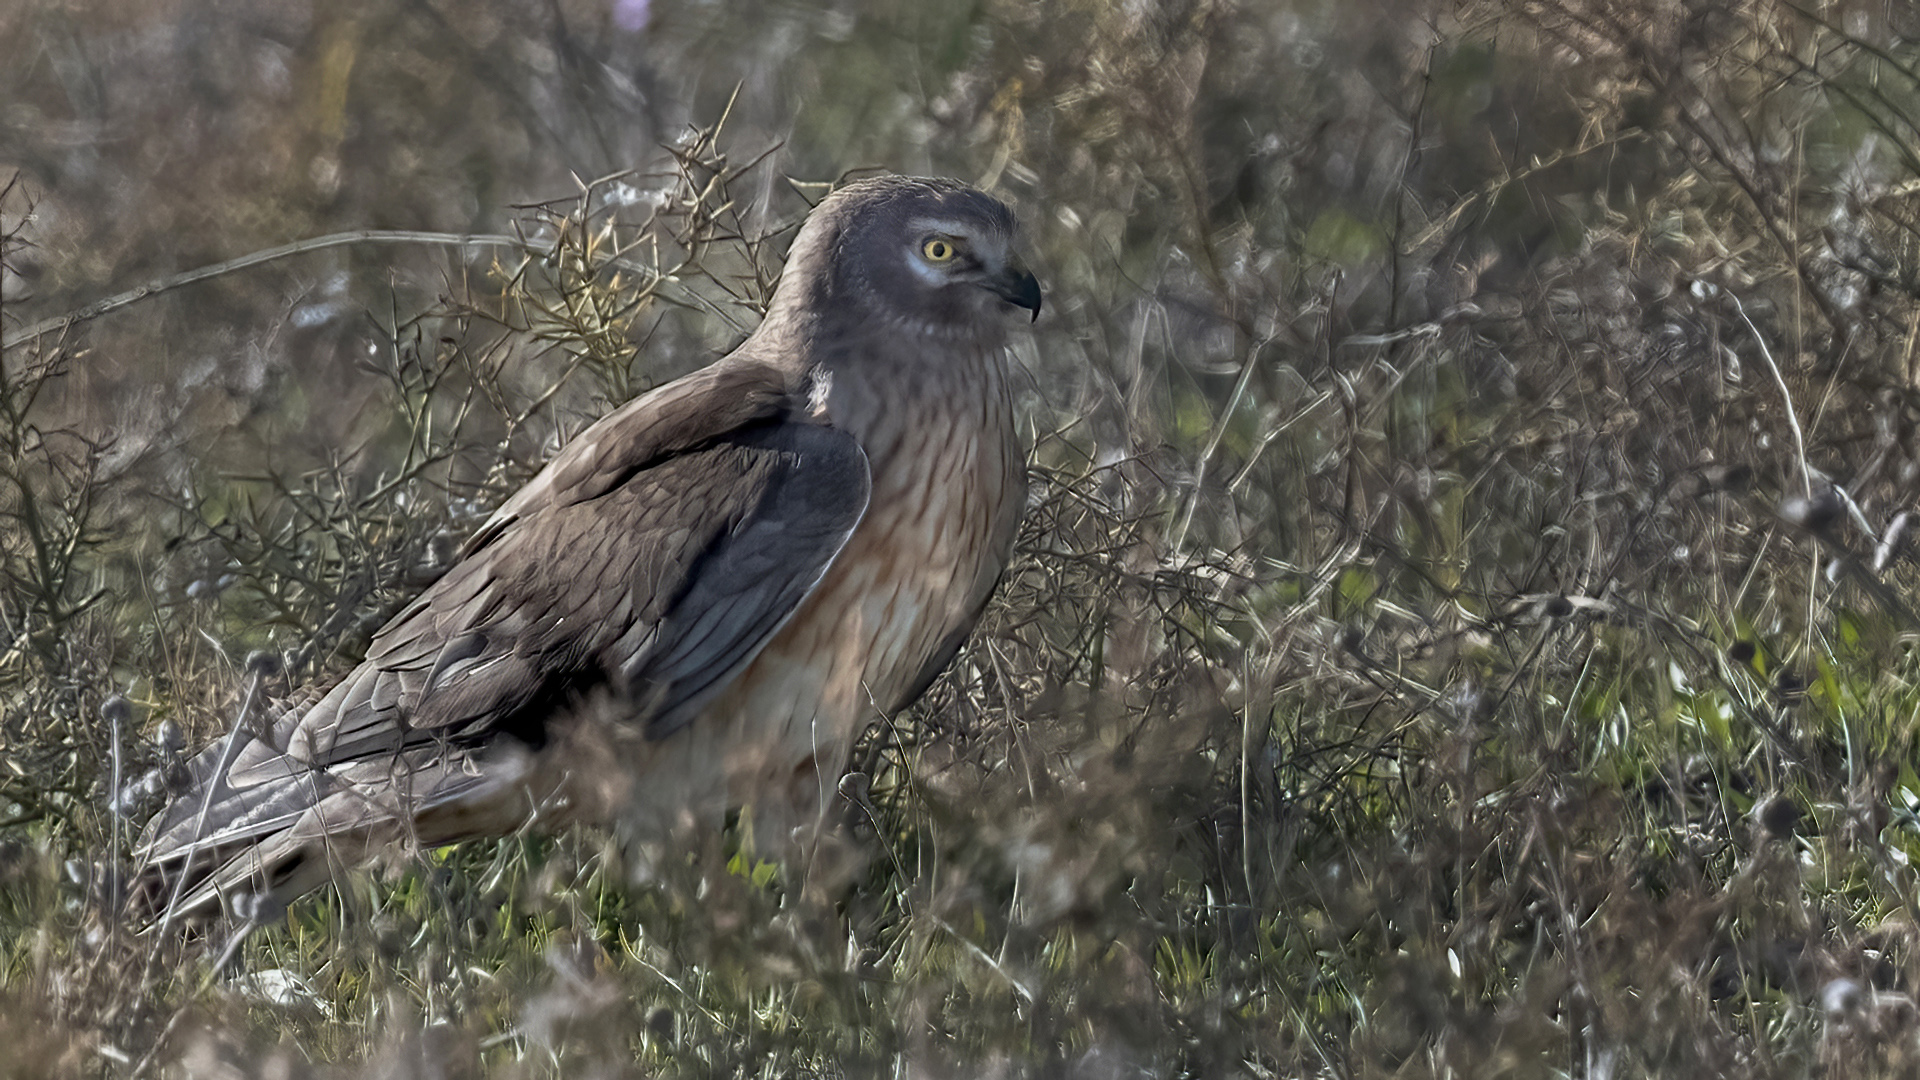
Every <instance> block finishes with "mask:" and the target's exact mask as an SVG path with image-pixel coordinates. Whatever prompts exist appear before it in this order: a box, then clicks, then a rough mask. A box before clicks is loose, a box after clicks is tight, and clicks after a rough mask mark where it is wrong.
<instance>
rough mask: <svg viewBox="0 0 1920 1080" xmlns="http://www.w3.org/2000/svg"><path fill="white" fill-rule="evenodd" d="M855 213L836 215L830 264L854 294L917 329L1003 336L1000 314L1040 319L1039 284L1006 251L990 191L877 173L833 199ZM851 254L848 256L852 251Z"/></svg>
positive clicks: (839, 293) (839, 289) (870, 308)
mask: <svg viewBox="0 0 1920 1080" xmlns="http://www.w3.org/2000/svg"><path fill="white" fill-rule="evenodd" d="M835 199H836V201H838V200H845V202H843V203H842V204H841V206H842V207H843V208H845V209H848V210H853V211H855V212H853V213H849V214H847V215H846V216H845V217H844V218H843V219H841V220H840V222H839V224H840V229H839V236H838V237H836V238H835V241H836V242H834V244H833V246H834V247H835V248H837V249H838V253H839V257H838V258H836V259H835V260H834V265H835V266H837V267H839V268H840V271H841V274H842V275H844V276H846V277H847V278H849V280H845V281H839V282H836V283H835V285H834V288H833V292H834V293H835V298H836V299H851V300H853V301H854V302H855V303H857V304H858V305H860V306H861V307H862V308H864V309H865V311H864V314H866V315H867V316H868V317H874V316H879V317H881V318H884V319H886V320H888V321H890V322H894V323H898V324H901V325H902V328H903V329H911V330H913V331H916V332H919V333H926V334H933V335H935V336H939V337H946V338H973V339H984V338H990V337H997V336H999V335H1000V334H1001V333H1003V332H1004V315H1006V314H1007V313H1009V312H1011V311H1012V310H1013V309H1014V308H1023V309H1025V310H1027V311H1029V312H1031V313H1032V317H1033V318H1038V317H1039V315H1040V285H1039V283H1038V282H1037V281H1035V280H1034V277H1033V275H1032V274H1031V273H1029V272H1028V271H1027V268H1026V266H1025V265H1023V264H1022V263H1021V261H1020V258H1019V256H1018V255H1017V254H1015V252H1014V251H1013V239H1014V232H1015V226H1014V220H1013V214H1012V212H1011V211H1009V210H1008V209H1007V207H1006V205H1005V204H1003V203H1001V202H1000V201H999V200H997V199H994V198H992V197H991V196H988V195H984V194H982V193H980V192H978V191H975V190H974V189H972V188H969V187H967V186H965V185H963V184H959V183H956V182H954V181H943V180H918V179H907V178H902V177H883V178H880V179H877V180H868V181H862V182H861V183H858V184H853V185H849V186H848V187H847V188H845V189H842V191H841V192H840V193H838V194H837V195H836V196H835ZM849 256H850V257H849Z"/></svg>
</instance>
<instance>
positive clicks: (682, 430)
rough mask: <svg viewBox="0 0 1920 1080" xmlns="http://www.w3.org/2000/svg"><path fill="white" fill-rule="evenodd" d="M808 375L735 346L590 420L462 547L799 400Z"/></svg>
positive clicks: (476, 546)
mask: <svg viewBox="0 0 1920 1080" xmlns="http://www.w3.org/2000/svg"><path fill="white" fill-rule="evenodd" d="M807 378H808V377H807V376H806V375H805V374H796V373H794V372H792V371H790V370H788V369H786V368H784V367H781V366H778V365H774V364H769V363H765V362H762V361H758V360H755V359H753V358H750V357H747V356H743V355H741V354H738V353H736V354H734V355H732V356H728V357H726V358H725V359H722V360H720V361H717V362H716V363H714V364H712V365H709V366H708V367H705V368H702V369H701V370H699V371H695V372H693V373H691V374H688V375H685V376H683V377H681V378H678V379H675V380H674V381H672V382H670V383H666V384H664V385H662V386H659V387H656V388H654V389H653V390H650V391H648V392H647V393H644V394H642V395H640V396H639V397H637V398H634V399H633V400H632V401H629V402H627V403H626V404H625V405H622V406H620V407H619V408H617V409H615V410H613V411H612V412H610V413H608V414H607V415H605V416H603V417H601V418H600V419H598V420H596V421H594V422H593V423H592V424H590V425H588V426H587V428H586V429H585V430H583V431H581V432H580V434H579V435H577V436H575V437H574V438H573V440H572V441H570V442H568V443H567V445H566V446H565V447H563V448H562V449H561V450H560V452H559V453H558V454H556V455H555V456H554V458H553V459H552V460H551V461H549V462H548V463H547V464H546V467H544V468H542V469H541V470H540V472H539V473H538V474H536V475H535V476H534V478H533V479H532V480H530V481H528V482H527V484H526V486H525V487H522V488H521V489H520V490H519V491H517V492H515V493H514V494H513V495H512V496H511V497H510V498H508V499H507V501H506V502H504V503H502V504H501V505H500V508H499V509H498V510H495V511H494V513H493V516H492V517H490V518H488V520H487V523H486V524H485V525H483V526H481V528H480V530H479V531H478V532H477V533H475V534H474V535H473V537H472V538H471V539H469V540H468V541H467V544H466V548H465V553H466V554H468V555H471V554H473V553H474V552H476V551H478V550H480V549H481V548H484V547H486V546H487V545H488V544H490V543H492V542H494V541H495V540H496V539H498V538H499V536H500V535H501V534H502V533H503V532H504V531H505V530H506V529H507V528H508V527H510V526H511V525H512V524H513V523H514V522H515V521H518V520H521V519H524V518H527V517H530V516H532V515H534V514H536V513H538V512H539V511H541V510H542V509H546V508H549V507H554V506H561V505H567V504H572V503H580V502H586V501H588V500H591V499H597V498H599V497H600V496H602V495H605V494H606V493H607V492H609V491H611V490H612V489H614V488H615V487H618V486H619V485H621V484H623V483H625V482H626V481H628V480H629V479H631V478H632V477H633V476H634V475H635V474H636V473H638V472H641V471H643V470H645V469H647V468H649V467H650V466H652V465H655V464H657V463H658V462H660V461H662V460H664V459H666V458H670V457H673V456H675V455H677V454H682V453H685V452H687V451H689V450H692V449H695V448H697V447H700V446H703V445H705V444H707V443H710V442H712V441H713V440H714V439H717V438H719V437H721V436H723V435H726V434H727V433H728V432H731V431H736V430H738V429H740V428H742V427H745V426H747V425H749V424H753V423H755V422H758V421H763V420H768V419H771V418H775V417H780V416H782V415H784V414H789V413H793V412H795V411H797V410H798V409H801V408H803V407H804V403H805V399H806V393H807Z"/></svg>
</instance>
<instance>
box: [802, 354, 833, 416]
mask: <svg viewBox="0 0 1920 1080" xmlns="http://www.w3.org/2000/svg"><path fill="white" fill-rule="evenodd" d="M807 376H808V379H809V384H808V386H807V412H808V413H810V414H811V415H812V416H813V418H814V419H815V420H825V419H826V418H827V397H828V396H829V395H831V394H832V393H833V372H831V371H828V370H827V369H826V368H825V367H823V366H821V365H819V364H815V365H814V366H813V370H812V371H810V372H808V373H807Z"/></svg>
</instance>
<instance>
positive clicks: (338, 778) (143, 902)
mask: <svg viewBox="0 0 1920 1080" xmlns="http://www.w3.org/2000/svg"><path fill="white" fill-rule="evenodd" d="M531 771H532V756H531V754H530V753H528V752H527V751H526V750H525V748H522V747H513V746H500V747H495V748H492V749H489V750H488V751H486V752H485V753H484V754H482V753H480V752H478V751H476V750H473V749H470V748H464V747H459V746H453V745H446V744H433V745H428V746H422V747H417V748H414V749H410V750H404V751H400V752H397V753H388V754H384V755H380V756H378V757H375V758H368V759H362V760H356V761H349V762H344V763H339V764H333V765H327V766H315V765H312V764H310V763H307V762H302V761H296V760H295V759H293V758H291V757H289V756H288V755H287V754H285V753H284V752H282V751H281V750H280V749H279V748H277V747H275V746H273V745H272V744H271V743H269V742H268V741H266V740H265V739H263V738H261V737H259V736H256V735H252V734H250V733H247V732H241V731H236V732H235V733H233V734H231V735H228V736H227V737H226V738H224V739H221V740H220V741H219V742H216V743H215V744H214V745H213V746H211V747H209V748H208V749H207V750H206V751H204V752H202V753H201V754H200V755H199V756H198V757H196V758H194V759H193V760H192V761H191V762H189V763H188V779H187V781H186V785H185V787H186V790H185V793H184V794H182V795H181V796H180V797H178V798H177V799H175V800H174V802H173V803H172V804H171V805H170V806H168V807H167V808H166V809H165V810H163V811H161V812H160V814H159V815H157V816H156V817H155V818H154V819H153V820H152V821H151V822H150V823H149V824H148V826H147V830H146V834H145V836H144V838H143V839H142V841H141V844H140V847H139V849H138V851H137V852H136V857H137V858H138V859H139V861H140V863H141V866H140V869H139V870H138V871H137V873H136V875H135V877H134V879H133V882H132V884H131V887H130V889H129V893H128V897H129V906H130V909H131V911H130V913H131V915H132V917H133V918H134V920H135V921H136V922H138V923H139V924H141V925H143V926H148V927H152V926H163V925H167V924H169V923H173V922H176V921H179V920H183V919H184V920H198V919H204V918H207V917H210V916H213V915H217V914H219V913H220V911H221V910H222V909H223V908H224V909H226V910H229V911H232V912H234V913H235V914H238V915H240V916H241V917H243V918H246V919H248V920H250V921H260V920H263V919H265V918H268V917H270V916H271V915H272V914H274V913H277V912H278V911H279V910H280V909H281V907H283V906H284V905H285V904H286V903H287V902H289V901H291V900H293V899H294V898H296V897H298V896H300V895H301V894H303V893H306V892H308V891H311V890H312V889H315V888H317V887H319V886H321V885H323V884H325V883H326V882H327V881H328V880H330V879H331V878H332V877H333V875H334V874H335V873H336V872H337V871H338V870H340V869H344V868H348V867H352V866H354V865H357V864H359V863H361V862H364V861H365V860H366V859H367V858H369V857H370V856H372V855H374V854H376V853H378V852H380V851H382V850H387V849H391V848H392V847H394V846H396V845H406V844H411V845H414V846H417V847H421V846H423V847H431V846H437V845H440V844H445V843H451V842H453V841H455V840H461V839H466V838H470V837H474V836H484V835H499V834H503V833H507V832H510V831H512V830H513V829H514V828H516V827H518V826H519V825H520V824H521V823H523V822H524V821H526V820H527V818H528V816H529V814H530V813H531V812H533V811H534V810H536V809H537V808H536V807H535V806H533V805H532V802H533V800H532V798H531V796H530V795H529V794H528V792H529V791H530V790H531V788H530V786H529V784H528V782H527V781H528V779H529V776H530V773H531Z"/></svg>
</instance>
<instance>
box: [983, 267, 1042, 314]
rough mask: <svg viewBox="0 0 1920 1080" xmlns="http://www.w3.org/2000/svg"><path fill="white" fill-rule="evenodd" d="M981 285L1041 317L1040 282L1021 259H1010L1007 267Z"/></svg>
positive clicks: (1008, 301) (1001, 297) (1010, 302)
mask: <svg viewBox="0 0 1920 1080" xmlns="http://www.w3.org/2000/svg"><path fill="white" fill-rule="evenodd" d="M980 287H981V288H983V289H985V290H987V291H988V292H990V293H992V294H993V295H995V296H997V297H999V298H1000V299H1002V300H1005V301H1006V302H1007V303H1009V304H1012V305H1014V306H1015V307H1023V308H1026V309H1027V310H1028V311H1031V312H1033V318H1034V320H1035V321H1038V320H1039V318H1040V282H1039V281H1037V280H1035V278H1034V276H1033V274H1032V272H1030V271H1029V270H1028V269H1027V268H1026V267H1025V266H1024V265H1022V264H1021V262H1020V260H1019V259H1012V260H1009V261H1008V263H1007V267H1006V269H1004V270H1002V271H1000V272H999V273H997V274H995V275H993V276H992V277H990V278H987V279H986V280H984V281H982V282H981V283H980Z"/></svg>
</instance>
